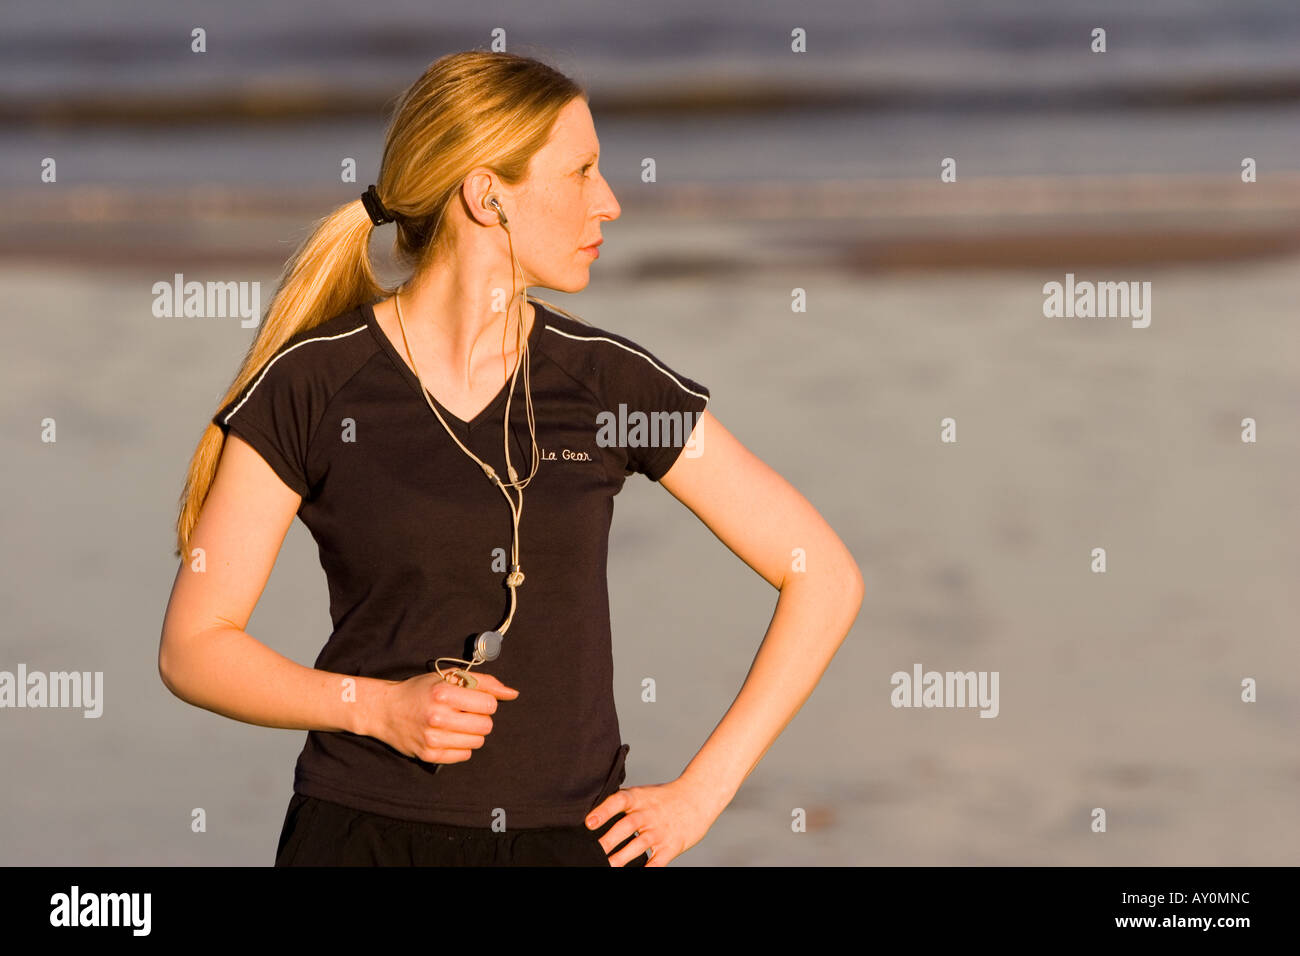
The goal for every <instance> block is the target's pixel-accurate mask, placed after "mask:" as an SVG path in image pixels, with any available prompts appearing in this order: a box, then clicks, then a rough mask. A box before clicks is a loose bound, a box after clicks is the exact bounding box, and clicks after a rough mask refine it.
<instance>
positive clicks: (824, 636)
mask: <svg viewBox="0 0 1300 956" xmlns="http://www.w3.org/2000/svg"><path fill="white" fill-rule="evenodd" d="M693 434H694V435H695V440H696V442H697V443H698V445H699V447H700V448H701V451H702V453H701V454H699V455H695V456H689V455H687V454H686V453H685V452H683V453H682V454H681V455H679V456H678V458H677V460H676V462H674V464H673V467H672V468H671V469H669V471H668V473H667V474H666V475H664V476H663V478H661V479H660V482H659V483H660V484H662V485H663V486H664V487H665V488H667V489H668V491H669V492H670V493H671V494H672V495H673V497H675V498H677V500H678V501H680V502H681V503H682V504H684V505H686V507H688V508H690V509H691V511H693V512H694V513H695V514H696V515H697V516H698V517H699V519H700V520H701V521H703V522H704V523H705V524H706V525H708V527H709V530H711V531H712V532H713V533H714V534H715V535H717V537H718V539H719V540H720V541H722V543H723V544H725V545H726V546H727V547H728V548H730V549H731V550H732V551H733V552H734V553H735V554H736V555H737V557H739V558H740V559H741V560H742V561H744V562H745V563H746V564H748V565H749V566H750V567H751V568H753V569H754V570H755V571H756V572H757V573H758V574H759V575H761V576H762V577H763V579H764V580H766V581H767V582H768V583H769V584H771V585H772V586H773V587H775V588H777V589H778V590H779V591H780V595H779V597H778V598H777V602H776V611H775V612H774V613H773V615H772V622H771V624H769V625H768V628H767V634H766V635H765V636H764V638H763V642H762V644H761V645H760V646H759V648H758V653H757V655H756V656H755V658H754V663H753V665H752V666H751V667H750V669H749V674H748V675H747V676H746V678H745V683H744V685H743V686H742V687H741V689H740V693H739V694H738V695H737V696H736V699H735V700H734V701H733V702H732V704H731V707H730V708H728V710H727V713H726V714H725V715H724V716H723V718H722V720H721V721H720V722H719V723H718V726H717V727H716V728H714V731H713V733H712V734H710V735H709V739H708V740H707V741H706V742H705V744H704V746H703V747H701V748H700V751H699V753H697V754H696V755H695V757H694V759H692V760H691V762H690V763H689V764H688V765H687V767H686V769H685V770H684V771H683V772H682V774H681V776H680V777H678V778H677V779H676V780H674V781H673V782H671V783H666V784H660V785H657V786H647V787H627V788H625V789H622V790H619V791H618V792H616V793H614V794H613V795H611V796H610V797H609V798H608V799H606V800H605V801H604V802H603V803H601V804H600V806H598V807H596V809H595V810H593V811H592V813H591V814H589V815H588V818H587V826H588V827H590V828H592V829H596V828H598V827H600V826H601V824H602V823H604V821H606V820H608V819H609V818H610V817H612V816H614V815H615V814H616V813H618V812H619V811H623V812H624V813H625V814H626V816H624V817H623V818H622V819H620V820H619V821H618V823H616V824H615V825H614V826H612V827H610V829H609V832H608V833H606V834H605V835H604V836H602V837H601V845H602V846H604V848H605V852H606V853H608V852H609V851H610V850H611V849H612V848H613V847H616V846H618V844H619V843H621V842H623V841H624V840H626V839H627V838H628V837H629V836H631V835H632V834H633V833H634V832H635V833H638V834H639V836H637V838H636V839H634V840H633V841H632V842H631V843H629V844H628V845H627V846H626V847H624V848H623V849H621V850H619V852H618V853H616V854H614V855H613V856H612V857H610V863H611V865H613V866H623V865H624V864H626V863H628V862H629V861H630V860H633V859H635V858H637V857H639V856H640V855H641V854H642V853H644V852H645V851H646V850H648V849H651V848H653V850H652V853H653V855H652V857H651V860H650V862H649V863H648V864H647V865H648V866H664V865H666V864H667V863H668V862H669V861H670V860H672V858H673V857H675V856H678V855H679V854H681V853H683V852H685V851H686V850H688V849H690V848H691V847H692V846H694V845H695V844H696V843H698V842H699V841H700V840H701V839H703V837H704V834H705V833H707V832H708V829H709V827H710V826H712V825H713V821H714V820H716V819H717V818H718V816H719V814H721V813H722V811H723V808H725V807H726V806H727V804H728V803H730V802H731V799H732V797H734V796H735V795H736V791H737V790H739V789H740V785H741V783H743V782H744V780H745V778H746V777H748V776H749V774H750V771H752V770H753V769H754V767H755V766H757V765H758V762H759V760H761V759H762V757H763V754H765V753H767V750H768V748H769V747H771V746H772V743H773V742H774V741H775V740H776V738H777V737H778V736H779V735H780V733H781V731H782V730H784V729H785V727H786V725H787V724H789V723H790V721H791V720H792V719H793V718H794V715H795V714H796V713H797V712H798V711H799V708H800V707H802V706H803V704H804V701H806V700H807V699H808V697H809V696H810V695H811V694H812V691H813V688H814V687H815V686H816V685H817V681H818V680H819V679H820V678H821V675H822V674H823V673H824V672H825V670H826V667H827V665H828V664H830V660H831V657H832V656H834V654H835V651H836V650H837V649H838V648H839V646H840V644H841V643H842V642H843V641H844V638H845V637H846V636H848V632H849V629H850V628H851V627H852V626H853V621H854V619H855V618H856V617H857V614H858V609H859V608H860V607H861V606H862V597H863V594H864V587H863V582H862V572H861V571H860V570H859V569H858V565H857V563H856V562H855V561H854V560H853V555H852V554H850V553H849V550H848V548H846V547H845V546H844V542H843V541H841V540H840V539H839V536H838V535H836V534H835V532H834V531H832V530H831V527H830V525H828V524H827V523H826V521H825V519H823V518H822V516H821V515H820V514H818V513H817V510H816V509H815V508H814V507H813V506H812V505H811V504H810V503H809V502H808V499H806V498H805V497H804V496H803V495H801V494H800V493H799V492H798V491H797V490H796V489H795V488H794V487H793V486H792V485H791V484H790V483H789V482H787V481H786V480H785V479H784V478H782V477H781V476H780V475H779V474H777V473H776V472H775V471H774V470H772V469H771V468H770V467H768V466H767V465H766V464H764V463H763V461H762V460H761V459H759V458H758V457H757V456H755V455H754V454H753V453H752V452H751V451H749V449H747V448H746V447H745V446H744V445H742V444H741V443H740V442H739V441H737V440H736V438H735V436H733V435H732V434H731V433H730V432H728V431H727V430H726V429H725V428H723V427H722V424H721V423H720V422H719V421H718V420H717V419H716V418H714V417H713V415H712V414H711V413H709V412H708V411H705V412H704V413H703V415H701V416H700V419H699V420H698V421H697V422H696V426H695V431H694V433H693ZM796 554H798V555H800V556H801V561H800V565H801V567H804V568H806V570H795V569H794V566H795V563H796V562H795V555H796Z"/></svg>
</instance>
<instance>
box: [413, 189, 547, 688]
mask: <svg viewBox="0 0 1300 956" xmlns="http://www.w3.org/2000/svg"><path fill="white" fill-rule="evenodd" d="M498 214H499V215H501V214H500V207H499V206H498ZM501 220H502V221H501V226H502V228H504V229H505V230H506V238H507V241H509V243H510V261H511V263H512V264H513V265H514V267H515V269H516V270H518V273H519V277H520V279H523V278H524V275H523V269H522V268H520V266H519V262H518V260H517V259H516V258H515V246H514V240H513V238H511V236H510V227H509V226H507V225H506V222H505V216H504V215H501ZM510 284H511V289H510V294H511V296H510V299H511V302H513V301H514V299H515V285H514V273H513V272H512V273H511V280H510ZM527 304H528V286H527V284H526V283H525V284H524V290H523V296H522V297H521V298H520V305H519V325H518V326H517V327H516V334H515V355H516V357H515V368H514V372H513V373H512V374H511V376H510V390H509V391H508V392H507V393H506V412H505V427H504V436H503V439H502V442H503V448H504V451H505V459H506V473H507V474H508V475H509V476H510V481H508V482H503V481H502V480H501V479H500V478H499V477H498V476H497V473H496V471H494V470H493V468H492V466H491V465H489V464H488V463H487V462H485V461H483V460H482V459H481V458H479V457H478V456H477V455H475V454H474V453H473V452H472V451H470V450H469V449H468V448H466V447H465V443H464V442H462V441H461V440H460V439H459V438H458V437H457V436H456V433H455V432H453V431H452V430H451V428H450V427H449V426H448V425H447V422H446V421H445V420H444V419H443V417H442V413H441V412H439V411H438V407H437V406H436V405H435V404H434V403H433V401H432V400H431V399H430V397H429V390H428V389H427V388H426V387H425V385H424V379H423V377H422V376H421V375H420V369H419V367H418V366H417V365H416V362H415V356H414V355H413V354H412V353H411V346H410V342H409V341H408V340H407V338H406V323H405V322H404V321H403V319H402V305H401V296H400V294H396V293H395V294H394V295H393V305H394V306H395V307H396V309H397V323H398V326H399V327H400V328H401V330H402V343H403V345H405V347H406V354H407V356H408V357H409V358H410V359H411V367H412V368H413V369H415V377H416V380H417V381H419V383H420V393H421V394H422V395H423V396H424V400H425V402H426V403H427V404H428V406H429V408H430V409H432V410H433V413H434V414H435V415H437V416H438V421H439V422H440V423H441V424H442V427H443V428H444V429H445V430H446V432H447V434H448V435H450V436H451V439H452V441H454V442H455V443H456V444H457V445H459V446H460V449H461V451H463V452H464V453H465V454H466V455H468V456H469V457H470V458H472V459H473V460H474V461H475V462H476V463H477V464H478V466H479V467H480V468H481V469H483V473H484V474H485V475H487V477H488V479H489V480H490V481H491V482H492V483H493V484H494V485H496V486H497V487H498V488H500V489H501V493H502V494H503V495H505V496H506V504H508V505H509V506H510V516H511V519H512V522H513V526H514V528H513V534H512V540H511V547H510V573H509V574H508V575H507V576H506V582H505V583H506V587H508V588H509V589H510V611H509V613H508V614H507V615H506V619H505V622H504V623H503V624H502V625H501V626H500V627H499V628H498V629H497V632H498V633H499V634H502V635H504V634H505V633H506V631H507V630H508V629H509V627H510V622H511V621H512V620H513V619H514V616H515V608H516V606H517V600H518V599H517V597H516V594H515V589H516V588H517V587H519V585H521V584H523V583H524V572H523V570H522V569H521V567H520V564H519V521H520V518H521V517H522V515H523V510H524V488H526V487H528V483H529V482H531V481H532V480H533V478H534V476H535V475H536V474H537V468H538V465H539V463H540V457H539V454H538V449H537V423H536V419H535V416H534V412H533V393H532V380H531V376H530V374H529V372H530V369H531V361H530V359H529V353H528V336H526V335H524V334H523V332H524V329H523V326H524V316H525V314H526V313H525V308H526V307H527ZM506 321H507V322H509V321H510V310H509V308H507V309H506ZM533 321H534V325H535V324H536V317H534V320H533ZM531 332H532V329H531V328H530V329H529V333H530V334H531ZM520 365H522V366H523V367H524V400H525V407H526V409H527V417H528V435H529V438H530V440H531V443H532V466H531V468H530V470H529V473H528V477H527V478H525V479H524V480H523V481H522V482H521V481H520V480H519V475H518V473H517V472H516V471H515V469H514V466H513V465H512V464H511V463H510V402H511V400H512V399H513V398H514V392H515V382H516V381H517V380H518V378H519V367H520ZM507 485H509V486H510V487H512V488H515V489H517V490H518V492H519V502H518V504H517V505H516V503H515V501H514V499H513V498H511V497H510V492H508V491H507V490H506V486H507ZM442 661H454V662H456V663H458V664H463V665H465V670H468V669H469V668H470V667H473V666H474V665H475V664H481V663H484V660H483V659H481V658H480V657H479V655H478V652H477V651H476V652H475V655H474V660H472V661H465V660H461V659H460V658H454V657H440V658H438V659H437V660H435V662H434V665H435V667H437V669H438V673H439V675H441V676H443V677H445V676H446V675H444V674H443V673H442V668H441V666H440V665H441V662H442Z"/></svg>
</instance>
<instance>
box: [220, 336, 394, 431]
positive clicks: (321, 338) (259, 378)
mask: <svg viewBox="0 0 1300 956" xmlns="http://www.w3.org/2000/svg"><path fill="white" fill-rule="evenodd" d="M368 325H369V323H366V322H363V323H362V324H361V325H358V326H357V327H356V328H355V329H349V330H348V331H347V332H340V333H339V334H338V335H318V336H317V337H316V338H314V339H303V340H302V341H301V342H298V343H296V344H294V345H291V346H289V348H287V349H285V350H284V351H283V352H281V353H280V354H279V355H277V356H276V357H275V358H273V359H271V361H269V362H267V363H266V368H264V369H262V374H261V375H259V376H257V381H255V382H254V383H253V384H252V386H251V387H250V388H249V389H248V394H247V395H245V396H244V397H243V398H242V399H240V401H239V404H238V405H236V406H235V407H234V408H232V409H231V410H230V412H229V413H228V414H227V415H226V417H225V418H223V419H222V420H221V423H222V424H223V425H229V424H230V418H231V416H232V415H234V414H235V412H237V411H239V409H240V408H242V407H243V405H244V402H246V401H248V400H249V399H250V398H252V397H253V390H254V389H256V388H257V386H258V385H260V384H262V379H264V378H266V373H267V372H269V371H271V366H272V365H274V364H275V363H276V362H278V361H280V359H282V358H284V357H285V356H286V355H288V354H289V353H290V352H292V351H293V350H294V349H296V348H298V346H300V345H306V344H307V343H308V342H328V341H329V340H330V339H344V338H347V337H348V336H349V335H356V334H357V333H358V332H360V331H362V330H363V329H365V328H367V327H368Z"/></svg>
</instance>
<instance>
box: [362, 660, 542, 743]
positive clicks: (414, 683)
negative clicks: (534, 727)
mask: <svg viewBox="0 0 1300 956" xmlns="http://www.w3.org/2000/svg"><path fill="white" fill-rule="evenodd" d="M474 676H475V677H476V678H477V679H478V687H477V689H471V688H469V687H458V686H456V685H455V684H451V683H448V682H447V681H445V680H443V679H442V678H441V677H440V676H438V674H437V673H436V672H430V673H428V674H420V675H418V676H416V677H411V678H408V679H407V680H404V681H395V682H391V683H389V684H388V686H387V688H386V689H385V691H384V698H383V704H382V706H381V707H380V709H379V714H378V718H377V720H376V726H375V728H374V730H373V731H372V732H371V733H369V734H368V736H371V737H374V738H375V739H377V740H382V741H383V742H384V743H386V744H388V746H390V747H392V748H393V749H394V750H396V751H397V752H398V753H402V754H405V755H406V756H408V757H416V758H418V759H420V760H423V761H424V762H425V763H464V762H465V761H466V760H468V759H469V758H470V757H471V756H472V752H473V751H475V750H477V749H478V748H480V747H482V746H483V743H484V741H485V740H486V738H487V735H488V734H489V733H491V732H492V718H491V717H490V716H489V715H490V714H494V713H496V709H497V701H498V700H514V699H515V698H516V697H518V696H519V691H517V690H515V689H514V688H513V687H507V686H506V685H505V684H503V683H501V681H499V680H497V679H496V678H495V677H493V676H492V675H491V674H486V673H484V672H483V671H475V672H474Z"/></svg>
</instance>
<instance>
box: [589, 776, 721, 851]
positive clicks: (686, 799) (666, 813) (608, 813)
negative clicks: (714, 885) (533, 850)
mask: <svg viewBox="0 0 1300 956" xmlns="http://www.w3.org/2000/svg"><path fill="white" fill-rule="evenodd" d="M619 811H622V812H623V814H624V816H623V817H621V818H620V819H619V821H618V822H617V823H615V824H614V825H613V826H612V827H610V828H609V832H608V833H606V834H604V835H603V836H602V837H601V838H600V845H601V847H602V848H603V849H604V850H605V853H606V855H608V854H609V852H610V850H611V849H613V848H614V847H616V846H618V845H619V844H620V843H622V842H623V841H624V840H626V839H627V838H628V837H630V836H632V834H633V833H639V834H640V835H639V836H637V837H636V838H634V839H633V840H632V842H631V843H629V844H628V845H627V846H625V847H623V849H621V850H619V851H618V852H617V853H615V854H614V855H613V856H611V857H610V858H609V865H610V866H626V865H627V864H628V863H629V862H630V861H632V860H635V859H636V858H637V857H639V856H640V855H641V854H642V853H644V852H645V851H646V850H650V851H651V856H650V862H648V863H647V864H646V866H667V865H668V863H669V862H670V861H671V860H672V859H673V858H674V857H676V856H679V855H681V854H682V853H685V852H686V851H687V850H689V849H690V848H691V847H693V846H695V844H697V843H699V842H700V841H701V840H703V839H704V834H706V833H708V832H709V827H711V826H713V821H714V820H716V819H717V818H718V816H719V815H720V814H721V813H722V809H721V808H720V807H716V808H715V805H714V803H713V802H712V801H710V800H708V799H707V798H706V797H705V796H704V794H702V793H700V792H699V791H698V790H697V789H695V787H693V786H692V785H691V784H689V783H687V782H686V781H685V780H683V778H681V777H678V778H677V779H676V780H674V781H673V782H672V783H661V784H656V785H654V786H649V787H626V788H624V789H622V790H619V791H618V792H617V793H612V794H610V795H609V796H608V797H607V798H605V800H604V801H603V802H602V803H601V804H600V805H599V806H597V807H596V809H594V810H592V811H591V813H589V814H587V821H586V824H587V829H589V830H596V829H599V828H600V827H601V826H603V825H604V824H605V822H606V821H607V820H609V818H610V817H613V816H615V815H616V814H617V813H618V812H619Z"/></svg>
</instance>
